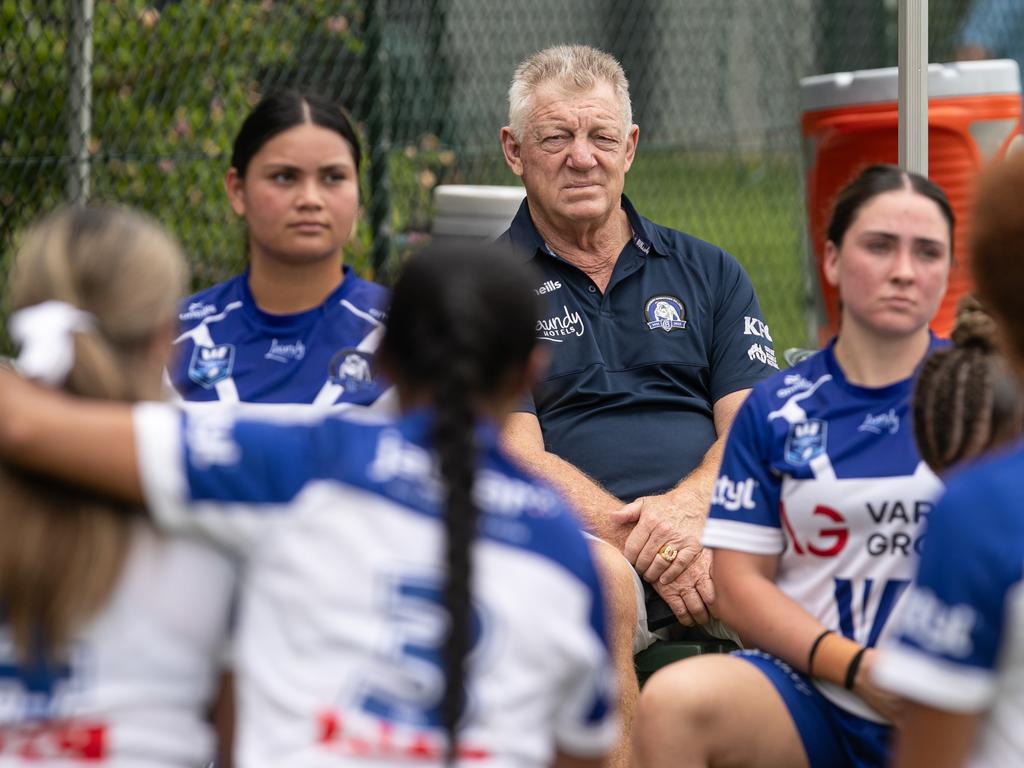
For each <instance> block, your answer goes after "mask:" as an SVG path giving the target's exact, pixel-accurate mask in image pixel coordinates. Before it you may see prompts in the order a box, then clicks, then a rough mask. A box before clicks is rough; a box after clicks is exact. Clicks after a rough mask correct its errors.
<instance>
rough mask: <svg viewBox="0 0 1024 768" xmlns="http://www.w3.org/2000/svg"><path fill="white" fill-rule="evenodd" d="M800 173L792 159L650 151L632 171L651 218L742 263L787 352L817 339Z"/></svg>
mask: <svg viewBox="0 0 1024 768" xmlns="http://www.w3.org/2000/svg"><path fill="white" fill-rule="evenodd" d="M799 173H800V170H799V167H798V165H797V163H796V162H795V161H789V160H785V159H762V158H758V159H756V160H742V159H739V158H736V157H723V156H704V157H701V156H694V155H692V154H687V153H683V152H680V151H676V150H673V151H657V150H650V149H648V150H645V151H644V152H643V153H641V154H639V155H638V157H637V160H636V162H635V163H634V165H633V168H632V169H631V170H630V172H629V174H628V175H627V177H626V194H627V195H628V196H629V198H630V200H632V201H633V203H634V204H635V205H636V206H637V208H638V210H639V211H640V212H641V213H642V214H643V215H644V216H646V217H647V218H649V219H651V220H653V221H656V222H657V223H659V224H664V225H666V226H669V227H673V228H675V229H680V230H682V231H684V232H689V233H691V234H693V235H696V236H697V237H701V238H703V239H705V240H708V241H710V242H712V243H714V244H715V245H719V246H721V247H722V248H724V249H725V250H727V251H729V252H730V253H732V254H733V255H734V256H735V257H736V258H737V259H738V260H739V261H740V263H741V264H743V266H744V267H745V268H746V270H747V271H748V273H749V274H750V277H751V280H753V282H754V287H755V289H756V290H757V293H758V296H759V298H760V300H761V307H762V310H763V311H764V314H765V319H766V320H767V322H768V324H769V326H770V327H771V331H772V338H773V339H774V341H775V349H776V350H777V351H778V352H779V353H780V355H781V352H782V350H784V349H786V348H787V347H793V346H803V345H806V344H807V343H808V342H809V341H810V339H809V336H808V330H807V329H808V320H807V318H808V311H809V307H808V299H807V296H806V289H805V287H804V286H805V277H804V274H805V266H804V265H805V264H806V259H807V257H806V252H805V246H804V236H803V231H804V226H805V224H804V208H803V200H802V198H801V194H800V185H799V181H800V178H799ZM780 362H781V357H780Z"/></svg>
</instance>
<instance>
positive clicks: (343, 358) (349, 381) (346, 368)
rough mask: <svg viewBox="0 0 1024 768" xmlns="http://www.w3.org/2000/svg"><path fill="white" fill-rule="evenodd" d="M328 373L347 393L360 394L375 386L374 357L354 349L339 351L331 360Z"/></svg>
mask: <svg viewBox="0 0 1024 768" xmlns="http://www.w3.org/2000/svg"><path fill="white" fill-rule="evenodd" d="M328 373H329V375H330V377H331V381H333V382H334V383H335V384H340V385H341V386H342V387H344V389H345V391H346V392H358V391H359V390H361V389H365V388H366V387H369V386H371V385H372V384H373V355H372V354H371V353H370V352H363V351H362V350H359V349H355V348H354V347H348V348H346V349H342V350H339V351H338V352H335V353H334V357H332V358H331V362H330V365H329V368H328Z"/></svg>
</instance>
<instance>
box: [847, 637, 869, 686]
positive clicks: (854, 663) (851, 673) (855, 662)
mask: <svg viewBox="0 0 1024 768" xmlns="http://www.w3.org/2000/svg"><path fill="white" fill-rule="evenodd" d="M866 650H867V647H864V648H861V649H860V650H859V651H857V653H855V654H854V656H853V658H852V659H850V664H849V666H847V667H846V680H845V681H844V682H843V688H845V689H846V690H848V691H852V690H853V682H854V680H856V679H857V670H858V669H860V660H861V659H863V658H864V651H866Z"/></svg>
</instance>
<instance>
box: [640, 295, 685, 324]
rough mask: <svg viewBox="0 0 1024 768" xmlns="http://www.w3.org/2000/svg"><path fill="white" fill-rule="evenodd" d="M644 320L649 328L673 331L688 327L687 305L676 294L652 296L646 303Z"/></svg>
mask: <svg viewBox="0 0 1024 768" xmlns="http://www.w3.org/2000/svg"><path fill="white" fill-rule="evenodd" d="M644 320H645V321H646V322H647V328H648V329H649V330H652V331H653V330H655V329H657V328H660V329H661V330H663V331H664V332H665V333H671V332H672V331H674V330H675V329H676V328H686V305H685V304H683V302H682V301H680V300H679V299H677V298H676V297H675V296H652V297H651V298H649V299H648V300H647V301H646V302H645V303H644Z"/></svg>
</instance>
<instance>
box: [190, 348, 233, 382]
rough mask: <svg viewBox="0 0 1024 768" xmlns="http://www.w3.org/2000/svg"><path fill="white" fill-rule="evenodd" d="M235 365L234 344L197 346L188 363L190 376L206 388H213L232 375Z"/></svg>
mask: <svg viewBox="0 0 1024 768" xmlns="http://www.w3.org/2000/svg"><path fill="white" fill-rule="evenodd" d="M234 367H235V347H234V345H233V344H218V345H217V346H216V347H196V348H195V349H193V350H192V359H191V361H190V362H189V364H188V377H189V378H190V379H192V381H194V382H195V383H196V384H198V385H199V386H201V387H203V388H204V389H211V388H213V387H214V386H215V385H216V384H217V383H218V382H221V381H224V379H226V378H228V376H230V375H231V371H232V370H233V369H234Z"/></svg>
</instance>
